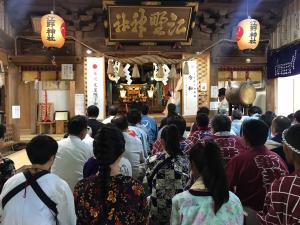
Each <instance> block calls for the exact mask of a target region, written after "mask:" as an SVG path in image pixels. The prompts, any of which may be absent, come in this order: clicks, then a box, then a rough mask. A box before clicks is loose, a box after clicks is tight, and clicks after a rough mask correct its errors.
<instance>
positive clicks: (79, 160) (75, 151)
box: [51, 135, 94, 191]
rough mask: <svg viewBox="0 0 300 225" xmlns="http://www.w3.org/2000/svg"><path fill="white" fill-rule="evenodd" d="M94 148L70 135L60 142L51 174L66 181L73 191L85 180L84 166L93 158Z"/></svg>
mask: <svg viewBox="0 0 300 225" xmlns="http://www.w3.org/2000/svg"><path fill="white" fill-rule="evenodd" d="M93 155H94V154H93V148H91V146H89V145H88V144H86V143H85V142H83V141H82V140H81V139H80V138H78V137H76V136H73V135H70V136H69V137H68V138H65V139H63V140H61V141H59V142H58V150H57V154H56V157H55V160H54V163H53V165H52V168H51V172H52V173H54V174H56V175H58V176H59V177H60V178H62V179H63V180H65V181H66V182H67V183H68V184H69V186H70V188H71V190H72V191H73V189H74V186H75V185H76V183H77V182H78V181H79V180H81V179H82V178H83V166H84V164H85V162H86V161H87V160H88V159H89V158H91V157H93Z"/></svg>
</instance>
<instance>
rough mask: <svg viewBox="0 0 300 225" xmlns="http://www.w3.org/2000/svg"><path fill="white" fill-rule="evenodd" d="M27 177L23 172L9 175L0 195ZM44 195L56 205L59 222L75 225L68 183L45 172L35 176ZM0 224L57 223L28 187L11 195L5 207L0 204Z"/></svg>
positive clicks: (65, 224) (72, 199)
mask: <svg viewBox="0 0 300 225" xmlns="http://www.w3.org/2000/svg"><path fill="white" fill-rule="evenodd" d="M25 180H26V178H25V176H24V174H23V173H18V174H16V175H14V176H13V177H11V178H10V179H9V180H8V181H7V182H6V183H5V184H4V187H3V190H2V193H1V196H0V200H1V202H2V198H3V197H4V196H6V194H7V193H8V192H9V191H10V190H12V189H13V188H15V187H16V186H18V185H19V184H21V183H23V182H24V181H25ZM37 182H38V184H39V185H40V187H41V188H42V189H43V191H44V192H45V193H46V195H47V196H48V197H49V198H50V199H51V200H52V201H54V202H55V203H56V204H57V205H56V207H57V211H58V217H57V219H58V222H59V224H61V225H75V224H76V215H75V206H74V198H73V193H72V191H71V190H70V188H69V186H68V184H67V183H66V182H65V181H64V180H62V179H60V178H59V177H58V176H56V175H54V174H51V173H49V174H46V175H44V176H42V177H40V178H39V179H37ZM0 209H1V210H0V214H1V218H2V223H1V224H2V225H33V224H38V225H56V222H55V218H54V215H53V212H52V211H51V210H50V209H49V208H48V207H47V206H46V205H45V203H44V202H42V200H40V199H39V197H38V196H37V195H36V193H35V192H34V191H33V189H32V188H31V186H27V187H26V192H25V189H24V190H22V191H20V192H19V193H18V194H16V195H15V196H14V197H13V198H11V199H10V200H9V201H8V202H7V204H6V205H5V207H4V209H3V208H2V204H1V207H0Z"/></svg>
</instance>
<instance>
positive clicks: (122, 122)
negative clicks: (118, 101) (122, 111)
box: [111, 115, 128, 131]
mask: <svg viewBox="0 0 300 225" xmlns="http://www.w3.org/2000/svg"><path fill="white" fill-rule="evenodd" d="M111 123H112V124H113V125H115V126H116V127H117V128H119V129H120V130H121V131H124V130H126V129H128V120H127V117H126V116H125V115H117V116H115V117H114V118H113V119H112V120H111Z"/></svg>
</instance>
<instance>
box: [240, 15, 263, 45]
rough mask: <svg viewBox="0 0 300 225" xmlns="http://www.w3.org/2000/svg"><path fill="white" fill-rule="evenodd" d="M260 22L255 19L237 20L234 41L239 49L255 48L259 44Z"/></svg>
mask: <svg viewBox="0 0 300 225" xmlns="http://www.w3.org/2000/svg"><path fill="white" fill-rule="evenodd" d="M259 39H260V24H259V22H258V21H257V20H255V19H251V18H249V19H245V20H242V21H241V22H239V24H238V26H237V30H236V41H237V44H238V47H239V49H240V50H245V49H255V48H256V47H257V46H258V44H259Z"/></svg>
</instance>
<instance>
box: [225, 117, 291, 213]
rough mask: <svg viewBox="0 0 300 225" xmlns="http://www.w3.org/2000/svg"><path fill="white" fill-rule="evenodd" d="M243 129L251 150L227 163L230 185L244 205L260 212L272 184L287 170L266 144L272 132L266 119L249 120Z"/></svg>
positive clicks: (286, 172) (285, 173)
mask: <svg viewBox="0 0 300 225" xmlns="http://www.w3.org/2000/svg"><path fill="white" fill-rule="evenodd" d="M242 129H243V130H242V131H243V137H244V139H245V143H246V145H247V148H248V149H246V151H245V152H243V153H241V154H240V155H238V156H236V157H234V158H233V159H231V160H230V161H229V162H228V163H227V168H226V172H227V177H228V182H229V187H230V190H232V191H234V192H235V194H236V195H237V196H238V197H239V198H240V200H241V202H242V204H243V206H245V207H249V208H251V209H253V210H255V211H260V210H262V208H263V204H264V198H265V196H266V192H267V190H268V188H269V187H270V185H271V183H272V182H273V181H274V180H275V179H278V178H280V177H281V176H285V175H287V174H288V171H287V167H286V165H285V163H284V161H283V160H282V159H281V158H280V157H279V156H278V155H277V154H276V153H274V152H272V151H270V150H268V149H267V148H266V147H265V145H264V144H265V143H266V140H267V137H268V131H269V129H268V126H267V125H266V124H265V123H264V122H262V121H260V120H253V119H252V120H247V121H245V122H244V124H243V128H242Z"/></svg>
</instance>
